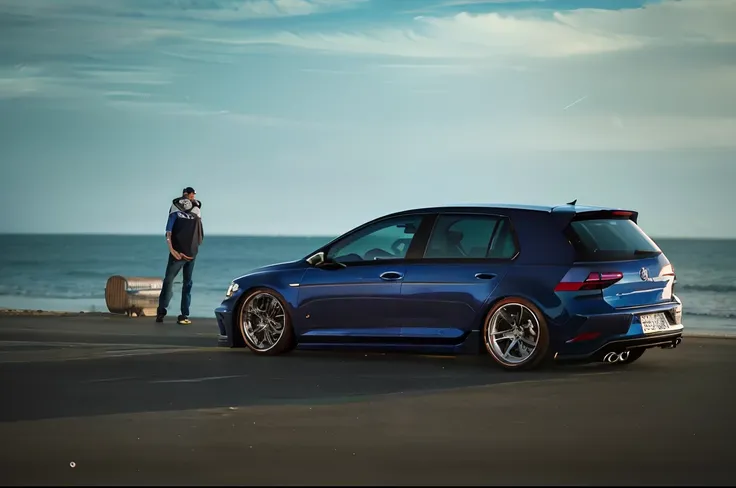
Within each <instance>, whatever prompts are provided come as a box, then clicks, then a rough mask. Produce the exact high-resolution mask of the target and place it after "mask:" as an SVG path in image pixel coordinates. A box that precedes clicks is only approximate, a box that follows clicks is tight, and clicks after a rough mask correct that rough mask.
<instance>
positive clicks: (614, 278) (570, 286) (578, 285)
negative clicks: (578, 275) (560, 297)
mask: <svg viewBox="0 0 736 488" xmlns="http://www.w3.org/2000/svg"><path fill="white" fill-rule="evenodd" d="M623 277H624V274H623V273H621V272H619V271H610V272H606V273H590V274H589V275H588V277H587V278H585V281H563V282H560V283H559V284H558V285H557V286H556V287H555V291H583V290H602V289H604V288H608V287H609V286H611V285H613V284H614V283H617V282H619V281H621V279H622V278H623Z"/></svg>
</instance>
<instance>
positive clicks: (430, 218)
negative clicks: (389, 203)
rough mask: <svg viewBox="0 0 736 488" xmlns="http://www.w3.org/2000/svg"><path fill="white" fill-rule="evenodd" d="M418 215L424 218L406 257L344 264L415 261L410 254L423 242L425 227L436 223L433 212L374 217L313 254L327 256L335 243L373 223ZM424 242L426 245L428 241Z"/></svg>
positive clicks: (366, 264) (348, 265)
mask: <svg viewBox="0 0 736 488" xmlns="http://www.w3.org/2000/svg"><path fill="white" fill-rule="evenodd" d="M416 217H420V218H421V219H422V220H421V222H420V223H419V228H418V229H417V232H416V233H415V234H414V237H412V240H411V243H410V244H409V249H407V251H406V256H405V257H403V258H396V259H374V260H370V261H351V262H348V263H344V264H345V266H346V267H347V268H355V267H358V266H361V267H362V266H377V265H382V264H393V265H403V264H406V263H408V262H413V261H415V259H411V258H409V257H408V256H410V255H413V254H412V252H416V251H415V248H416V247H417V243H418V242H421V237H420V236H421V235H422V230H423V229H425V228H426V227H427V225H428V224H429V223H432V224H434V219H435V218H436V214H434V213H432V212H411V213H406V214H401V215H386V216H384V217H379V218H377V219H373V220H371V221H369V222H366V223H364V224H363V225H360V226H358V227H355V228H354V229H352V230H350V231H348V232H346V233H344V234H343V235H341V236H339V237H336V238H335V239H333V240H332V241H331V242H329V243H327V244H325V245H324V246H322V247H321V248H320V249H318V250H317V251H314V252H313V253H312V254H311V255H313V254H316V253H318V252H324V253H325V256H326V255H327V254H328V253H329V250H330V249H331V248H332V247H333V246H334V245H335V244H337V243H339V242H341V241H343V240H345V239H347V238H349V237H350V236H352V235H355V234H356V233H358V232H361V231H362V230H364V229H366V228H368V227H371V226H373V225H376V224H380V223H382V222H386V221H390V220H399V219H411V218H416ZM417 238H419V240H417ZM424 244H425V245H426V241H425V243H424Z"/></svg>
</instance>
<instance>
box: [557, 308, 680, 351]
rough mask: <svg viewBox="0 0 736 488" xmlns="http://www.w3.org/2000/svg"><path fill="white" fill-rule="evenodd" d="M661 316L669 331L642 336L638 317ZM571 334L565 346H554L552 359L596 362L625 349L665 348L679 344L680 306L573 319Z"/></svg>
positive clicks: (622, 311)
mask: <svg viewBox="0 0 736 488" xmlns="http://www.w3.org/2000/svg"><path fill="white" fill-rule="evenodd" d="M653 313H664V315H665V317H666V318H667V321H668V323H669V325H670V328H669V329H667V330H663V331H661V332H655V333H644V330H643V327H642V323H641V320H640V316H642V315H647V314H653ZM571 321H572V322H574V323H577V326H575V327H573V330H574V333H573V334H571V335H570V336H568V338H567V340H566V341H565V342H561V343H557V345H556V347H555V355H554V357H555V359H558V360H565V361H566V360H585V359H590V360H597V359H598V356H600V357H603V356H605V355H606V354H607V353H609V352H611V351H616V352H622V351H625V350H627V349H635V348H650V347H667V346H671V345H676V344H679V340H681V338H682V332H683V330H684V327H683V325H682V303H681V302H680V300H679V299H677V298H676V297H675V301H673V302H672V303H668V304H666V305H664V304H660V305H656V306H652V307H640V308H636V309H630V310H618V311H616V312H614V313H608V314H600V315H591V316H575V317H573V319H572V320H571ZM678 339H679V340H678Z"/></svg>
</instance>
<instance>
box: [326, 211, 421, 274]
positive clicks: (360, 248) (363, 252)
mask: <svg viewBox="0 0 736 488" xmlns="http://www.w3.org/2000/svg"><path fill="white" fill-rule="evenodd" d="M421 223H422V216H419V215H410V216H405V217H396V218H393V219H387V220H383V221H380V222H377V223H375V224H373V225H371V226H368V227H366V228H364V229H362V230H359V231H357V232H355V233H353V234H351V235H349V236H347V237H345V238H344V239H343V240H341V241H338V242H336V243H335V244H334V245H332V247H330V249H329V251H328V252H327V259H328V260H333V261H338V262H341V263H351V262H364V261H376V260H379V259H404V258H405V257H406V253H407V252H408V251H409V246H410V245H411V241H412V239H413V238H414V235H415V234H416V232H417V230H418V229H419V225H420V224H421Z"/></svg>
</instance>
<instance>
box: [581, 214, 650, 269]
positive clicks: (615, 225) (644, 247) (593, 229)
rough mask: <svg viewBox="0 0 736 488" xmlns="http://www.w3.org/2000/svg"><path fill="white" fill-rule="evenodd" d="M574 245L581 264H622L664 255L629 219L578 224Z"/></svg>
mask: <svg viewBox="0 0 736 488" xmlns="http://www.w3.org/2000/svg"><path fill="white" fill-rule="evenodd" d="M569 234H570V235H569V237H570V242H571V243H572V245H573V247H575V251H576V252H577V260H578V261H620V260H628V259H639V258H645V257H651V256H656V255H658V254H660V253H661V252H662V251H661V250H660V249H659V247H657V245H656V244H655V243H654V241H652V240H651V239H650V238H649V237H648V236H647V235H646V234H645V233H644V231H643V230H641V228H640V227H639V226H638V225H636V223H635V222H633V221H631V220H629V219H591V220H576V221H573V222H572V223H571V224H570V232H569Z"/></svg>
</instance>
